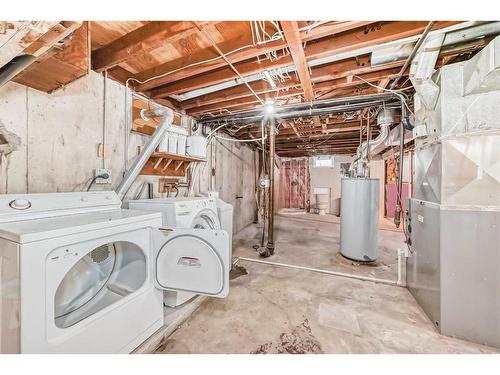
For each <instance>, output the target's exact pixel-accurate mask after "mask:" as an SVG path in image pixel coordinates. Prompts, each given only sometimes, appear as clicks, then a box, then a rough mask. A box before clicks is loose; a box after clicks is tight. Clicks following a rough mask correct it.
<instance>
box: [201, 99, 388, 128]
mask: <svg viewBox="0 0 500 375" xmlns="http://www.w3.org/2000/svg"><path fill="white" fill-rule="evenodd" d="M391 99H392V100H394V97H393V98H391ZM384 102H385V100H377V101H370V102H365V103H355V104H346V105H339V106H334V107H325V108H310V109H303V110H296V111H291V112H284V111H280V112H278V113H276V115H275V117H276V119H277V120H282V119H288V118H297V117H313V116H322V115H329V114H331V113H341V112H346V111H355V110H359V109H364V108H367V107H373V106H379V105H382V104H383V103H384ZM386 104H388V105H389V104H392V102H386ZM265 116H266V115H265V114H264V113H262V111H261V112H260V113H259V114H257V115H251V116H247V117H238V118H221V119H216V118H211V119H204V120H202V123H204V124H208V123H221V122H224V121H225V122H226V123H231V124H233V125H246V124H251V123H255V122H259V121H261V120H262V119H264V118H265Z"/></svg>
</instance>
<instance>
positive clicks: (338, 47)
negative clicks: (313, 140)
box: [137, 21, 457, 97]
mask: <svg viewBox="0 0 500 375" xmlns="http://www.w3.org/2000/svg"><path fill="white" fill-rule="evenodd" d="M456 23H457V22H454V21H439V22H436V24H435V26H434V28H433V29H434V30H437V29H440V28H443V27H447V26H450V25H453V24H456ZM427 24H428V22H425V21H407V22H406V21H405V22H398V21H391V22H382V23H381V26H380V28H379V29H377V30H375V31H368V32H367V33H366V32H365V30H356V31H352V32H346V33H342V34H340V35H338V36H336V37H332V38H324V39H322V40H319V41H317V42H315V43H310V44H308V45H307V46H306V48H305V49H304V53H305V58H306V60H308V61H309V60H312V59H317V58H322V57H327V56H331V55H335V54H338V53H343V52H349V51H353V50H356V49H359V48H364V47H369V46H372V45H378V44H383V43H387V42H392V41H395V40H399V39H403V38H407V37H410V36H414V35H418V34H421V33H422V32H423V30H424V29H425V27H426V26H427ZM231 61H233V60H231ZM292 64H293V60H292V58H291V56H288V55H286V56H281V57H279V58H278V59H276V60H274V61H270V60H261V61H260V64H256V63H255V61H254V60H251V61H242V62H241V63H237V64H234V66H235V67H236V69H237V70H238V72H240V74H241V75H242V76H248V75H251V74H254V73H258V72H261V71H263V70H269V69H276V68H280V67H284V66H289V65H292ZM235 78H237V75H236V74H235V73H234V72H233V71H232V70H231V69H230V68H221V69H218V70H214V71H210V72H208V73H206V74H203V75H201V74H200V75H197V76H192V77H190V78H186V79H183V80H181V81H176V82H173V83H170V84H168V85H165V86H161V87H158V88H156V89H153V90H151V91H150V92H149V94H150V95H151V96H152V97H166V96H168V95H172V94H180V93H183V92H189V91H192V90H195V89H199V88H202V87H207V86H211V85H215V84H218V83H222V82H225V81H228V80H232V79H235ZM147 89H149V88H147ZM137 90H138V91H144V90H146V89H145V88H144V86H143V85H141V86H138V87H137Z"/></svg>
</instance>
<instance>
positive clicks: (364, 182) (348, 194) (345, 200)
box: [340, 178, 380, 262]
mask: <svg viewBox="0 0 500 375" xmlns="http://www.w3.org/2000/svg"><path fill="white" fill-rule="evenodd" d="M379 189H380V188H379V179H378V178H343V179H342V184H341V197H342V204H341V207H340V253H341V254H342V255H343V256H345V257H346V258H349V259H353V260H357V261H362V262H369V261H374V260H376V259H377V256H378V247H377V241H378V209H379Z"/></svg>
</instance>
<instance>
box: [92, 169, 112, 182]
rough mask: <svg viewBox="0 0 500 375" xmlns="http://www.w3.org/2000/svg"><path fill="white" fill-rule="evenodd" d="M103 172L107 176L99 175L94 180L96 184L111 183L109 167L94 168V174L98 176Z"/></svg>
mask: <svg viewBox="0 0 500 375" xmlns="http://www.w3.org/2000/svg"><path fill="white" fill-rule="evenodd" d="M105 173H107V174H108V176H109V177H108V178H101V177H99V178H97V179H96V180H95V183H96V184H110V183H111V181H112V180H111V169H107V168H97V169H96V170H95V174H94V176H99V175H102V174H105Z"/></svg>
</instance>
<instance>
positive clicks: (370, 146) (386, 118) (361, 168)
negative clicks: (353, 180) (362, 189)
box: [351, 108, 396, 177]
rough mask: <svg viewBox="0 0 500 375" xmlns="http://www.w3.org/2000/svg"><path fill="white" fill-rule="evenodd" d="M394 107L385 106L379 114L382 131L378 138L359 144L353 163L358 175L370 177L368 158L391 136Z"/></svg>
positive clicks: (352, 168)
mask: <svg viewBox="0 0 500 375" xmlns="http://www.w3.org/2000/svg"><path fill="white" fill-rule="evenodd" d="M394 116H395V110H394V108H384V109H382V110H381V111H380V112H379V114H378V115H377V125H378V126H379V128H380V133H379V135H378V136H377V138H375V139H372V140H369V141H365V142H363V143H362V144H360V145H359V147H358V150H357V152H356V159H355V160H354V161H353V162H352V164H351V170H355V172H356V176H357V177H368V176H367V171H366V162H367V158H368V157H369V156H370V155H371V154H372V151H373V150H374V149H375V148H376V147H377V146H380V145H381V144H382V143H384V142H385V140H386V139H387V137H388V136H389V130H390V125H392V124H394V123H395V122H396V121H395V117H394Z"/></svg>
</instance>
